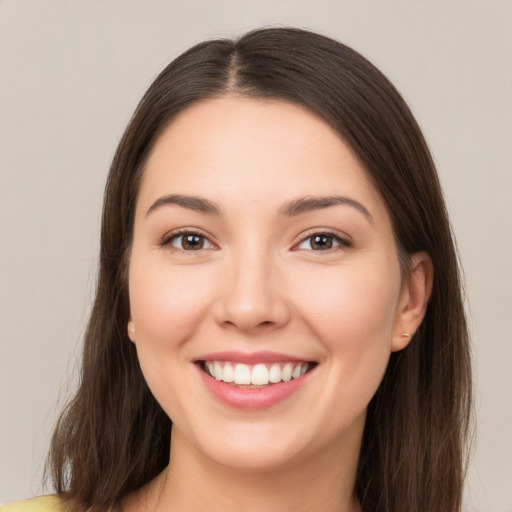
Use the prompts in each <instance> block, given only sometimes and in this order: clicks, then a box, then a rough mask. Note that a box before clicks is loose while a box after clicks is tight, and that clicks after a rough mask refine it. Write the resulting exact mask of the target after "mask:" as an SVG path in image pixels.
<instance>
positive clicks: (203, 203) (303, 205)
mask: <svg viewBox="0 0 512 512" xmlns="http://www.w3.org/2000/svg"><path fill="white" fill-rule="evenodd" d="M340 204H341V205H347V206H351V207H353V208H355V209H356V210H358V211H360V212H361V213H362V214H363V215H364V216H365V217H366V218H367V219H368V220H369V221H370V222H371V223H373V217H372V215H371V213H370V212H369V211H368V209H367V208H366V207H365V206H364V205H363V204H361V203H360V202H359V201H356V200H355V199H351V198H349V197H344V196H306V197H301V198H299V199H294V200H293V201H289V202H287V203H285V204H284V205H283V206H282V207H281V209H280V213H281V215H284V216H285V217H295V216H297V215H301V214H303V213H307V212H310V211H314V210H320V209H322V208H329V207H330V206H337V205H340ZM167 205H176V206H181V207H182V208H188V209H189V210H194V211H197V212H200V213H206V214H208V215H216V216H219V215H220V214H221V211H220V208H219V206H217V205H216V204H215V203H213V202H212V201H209V200H208V199H204V198H202V197H197V196H187V195H183V194H169V195H166V196H162V197H160V198H158V199H157V200H156V201H155V202H154V203H153V204H152V205H151V206H150V208H149V210H148V211H147V212H146V216H148V215H149V214H150V213H152V212H154V211H155V210H158V209H159V208H161V207H162V206H167Z"/></svg>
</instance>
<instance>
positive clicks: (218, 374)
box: [213, 361, 223, 380]
mask: <svg viewBox="0 0 512 512" xmlns="http://www.w3.org/2000/svg"><path fill="white" fill-rule="evenodd" d="M222 373H223V372H222V366H221V365H220V363H219V362H217V361H215V362H214V363H213V375H214V376H215V378H216V379H217V380H222Z"/></svg>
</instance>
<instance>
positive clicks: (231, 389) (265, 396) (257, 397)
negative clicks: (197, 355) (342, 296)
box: [197, 366, 313, 410]
mask: <svg viewBox="0 0 512 512" xmlns="http://www.w3.org/2000/svg"><path fill="white" fill-rule="evenodd" d="M197 368H198V371H199V373H200V375H201V378H202V379H203V382H204V383H205V385H206V387H207V388H208V389H209V390H210V392H211V393H212V395H213V396H214V397H215V398H217V399H218V400H220V401H221V402H223V403H225V404H226V405H229V406H230V407H235V408H237V409H245V410H261V409H267V408H269V407H272V406H273V405H276V404H278V403H279V402H282V401H283V400H285V399H286V398H288V397H289V396H291V395H292V394H293V393H295V392H296V391H298V390H299V389H300V388H301V387H302V386H303V385H304V384H305V383H306V382H307V380H308V379H309V376H310V373H311V372H312V371H313V370H310V371H309V372H308V373H305V374H304V375H303V376H302V377H299V378H298V379H292V380H290V381H288V382H280V383H278V384H272V385H269V386H267V387H264V388H259V389H251V388H239V387H236V386H233V385H230V384H226V383H225V382H222V381H218V380H215V379H214V378H213V377H210V376H209V375H208V374H207V373H206V372H204V371H203V370H202V369H201V368H200V367H199V366H198V367H197Z"/></svg>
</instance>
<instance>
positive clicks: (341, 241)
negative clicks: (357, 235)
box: [291, 228, 353, 252]
mask: <svg viewBox="0 0 512 512" xmlns="http://www.w3.org/2000/svg"><path fill="white" fill-rule="evenodd" d="M315 235H324V236H330V237H332V238H334V239H335V240H336V242H337V243H338V245H336V246H335V247H332V248H330V249H325V250H324V251H314V250H313V249H300V248H299V245H301V244H302V243H304V242H305V241H306V240H308V239H309V238H311V237H313V236H315ZM352 245H353V243H352V240H351V239H350V237H349V236H348V235H346V234H345V233H341V232H340V231H336V230H333V229H322V228H314V229H311V230H309V231H307V232H306V233H302V234H301V235H300V239H299V240H298V241H297V242H295V243H294V244H293V246H292V248H291V250H292V251H300V250H307V251H312V252H331V251H335V250H337V249H339V248H340V247H341V248H345V249H346V248H349V247H352Z"/></svg>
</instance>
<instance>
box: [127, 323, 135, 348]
mask: <svg viewBox="0 0 512 512" xmlns="http://www.w3.org/2000/svg"><path fill="white" fill-rule="evenodd" d="M128 338H130V340H131V341H133V342H134V343H135V324H134V323H133V319H132V317H131V316H130V320H128Z"/></svg>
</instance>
